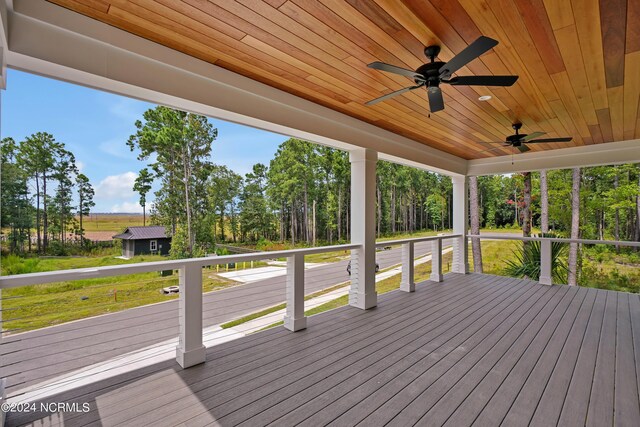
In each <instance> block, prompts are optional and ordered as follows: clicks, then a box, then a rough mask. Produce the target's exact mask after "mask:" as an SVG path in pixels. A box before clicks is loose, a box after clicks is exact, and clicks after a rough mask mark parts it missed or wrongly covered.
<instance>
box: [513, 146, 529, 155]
mask: <svg viewBox="0 0 640 427" xmlns="http://www.w3.org/2000/svg"><path fill="white" fill-rule="evenodd" d="M515 147H516V148H517V149H518V151H520V152H521V153H526V152H527V151H529V150H531V149H530V148H529V147H527V146H526V145H518V146H515Z"/></svg>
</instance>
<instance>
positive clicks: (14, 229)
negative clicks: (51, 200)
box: [0, 138, 32, 253]
mask: <svg viewBox="0 0 640 427" xmlns="http://www.w3.org/2000/svg"><path fill="white" fill-rule="evenodd" d="M0 149H1V152H2V164H1V165H0V174H1V177H0V182H1V184H0V193H1V194H0V200H2V209H0V217H1V220H0V227H2V228H3V229H8V230H9V235H8V236H7V240H8V241H9V250H10V251H11V252H14V253H15V252H18V251H20V252H24V250H25V248H24V243H25V242H27V243H28V244H29V247H30V245H31V241H30V239H29V237H30V230H31V226H32V223H31V214H32V212H31V211H32V207H31V201H30V198H29V190H28V187H27V175H26V174H25V172H24V171H23V170H22V169H21V168H20V167H19V165H17V164H16V155H17V151H18V145H17V144H16V143H15V141H14V140H13V139H12V138H4V139H3V140H2V142H1V145H0Z"/></svg>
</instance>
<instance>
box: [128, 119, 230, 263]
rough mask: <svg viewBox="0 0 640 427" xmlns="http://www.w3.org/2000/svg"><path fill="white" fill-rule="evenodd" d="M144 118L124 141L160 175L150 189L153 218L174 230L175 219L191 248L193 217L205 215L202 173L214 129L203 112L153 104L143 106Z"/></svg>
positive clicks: (206, 167)
mask: <svg viewBox="0 0 640 427" xmlns="http://www.w3.org/2000/svg"><path fill="white" fill-rule="evenodd" d="M143 118H144V123H143V122H142V121H137V122H136V124H135V125H136V128H137V129H138V130H137V132H136V133H135V134H134V135H131V136H130V137H129V140H128V141H127V145H128V146H129V148H130V149H131V150H132V151H134V150H136V149H138V150H139V155H138V159H139V160H151V159H153V160H154V161H152V162H151V163H149V167H150V168H151V169H152V170H153V173H154V175H155V176H156V177H157V178H159V179H160V182H161V186H160V189H159V190H158V191H157V192H156V194H155V196H156V197H155V209H156V212H157V214H158V216H159V219H160V221H161V222H162V223H164V224H165V225H166V226H168V228H170V230H171V233H172V234H175V232H176V228H177V226H178V224H183V225H184V227H185V229H186V236H187V246H186V247H187V251H188V252H189V253H193V250H194V244H195V240H196V236H195V233H194V230H195V228H194V227H193V223H194V222H195V221H199V220H200V219H201V218H204V217H205V215H206V178H207V175H208V171H209V169H210V167H211V162H210V160H209V156H210V154H211V144H212V143H213V141H214V140H215V139H216V137H217V135H218V131H217V129H215V128H214V127H213V126H212V125H211V123H209V121H208V120H207V118H206V117H204V116H199V115H196V114H191V113H186V112H184V111H178V110H173V109H171V108H168V107H162V106H159V107H156V108H154V109H150V110H147V111H145V113H144V114H143Z"/></svg>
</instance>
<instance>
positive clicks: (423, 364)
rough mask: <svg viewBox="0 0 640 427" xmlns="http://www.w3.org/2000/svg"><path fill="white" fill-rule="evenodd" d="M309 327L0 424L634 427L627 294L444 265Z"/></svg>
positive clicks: (124, 380) (633, 342) (632, 302)
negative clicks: (412, 288) (412, 284)
mask: <svg viewBox="0 0 640 427" xmlns="http://www.w3.org/2000/svg"><path fill="white" fill-rule="evenodd" d="M308 326H309V327H308V329H307V330H304V331H301V332H297V333H291V332H289V331H286V330H285V329H284V328H282V327H280V328H276V329H273V330H268V331H264V332H259V333H256V334H253V335H251V336H248V337H245V338H242V339H239V340H236V341H233V342H229V343H225V344H222V345H219V346H216V347H213V348H210V349H209V350H208V358H207V363H205V364H203V365H199V366H196V367H193V368H189V369H186V370H181V369H180V368H179V367H178V365H177V364H176V363H175V361H168V362H166V363H160V364H156V365H152V366H149V367H147V368H144V369H141V370H138V371H135V372H134V373H131V374H127V375H124V376H120V377H114V378H110V379H107V380H103V381H100V382H96V383H93V384H91V385H90V386H87V387H83V388H78V389H75V390H72V391H69V392H66V393H64V394H61V395H58V396H55V397H52V398H50V399H48V400H47V402H55V403H60V402H65V403H67V404H68V405H69V406H70V407H67V408H66V410H67V411H59V412H53V413H42V412H35V413H20V414H18V413H10V414H8V417H7V425H18V424H24V423H33V424H34V425H59V424H63V425H86V424H94V425H104V426H107V425H136V426H142V425H176V424H185V425H189V426H191V425H194V426H195V425H206V424H219V425H224V426H227V425H229V426H230V425H237V424H244V425H266V424H269V423H274V424H275V425H278V426H288V425H295V424H299V423H304V424H307V425H326V424H332V425H336V426H350V425H355V424H357V423H360V422H362V423H363V425H371V426H377V425H384V424H386V423H390V425H403V426H404V425H413V424H416V423H417V424H421V425H443V424H446V425H451V426H464V425H470V424H472V423H475V424H477V425H481V426H482V425H499V424H501V423H502V424H504V425H509V426H513V425H539V426H542V425H544V426H548V425H563V426H566V425H585V424H587V425H593V426H604V425H612V424H614V423H615V424H616V425H634V426H637V425H640V405H639V403H638V390H639V388H640V297H639V296H638V295H632V294H626V293H618V292H611V291H602V290H596V289H586V288H571V287H568V286H542V285H539V284H537V283H535V282H531V281H526V280H519V279H511V278H504V277H497V276H489V275H479V274H469V275H466V276H463V275H455V274H449V275H447V276H446V277H445V281H444V282H443V283H434V282H424V283H422V284H420V285H418V286H417V287H416V292H415V293H411V294H408V293H403V292H400V291H396V292H392V293H389V294H386V295H382V296H380V298H379V305H378V307H377V308H375V309H372V310H368V311H362V310H358V309H355V308H351V307H343V308H340V309H337V310H333V311H330V312H326V313H323V314H320V315H317V316H314V317H312V318H310V319H309V322H308ZM74 403H76V404H77V405H76V407H75V408H74V407H73V404H74ZM85 403H86V404H88V407H89V408H90V410H89V411H88V412H83V404H85ZM36 409H39V404H38V406H37V407H36ZM69 409H71V411H68V410H69ZM78 409H79V411H74V410H78Z"/></svg>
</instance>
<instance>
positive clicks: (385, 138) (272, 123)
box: [7, 0, 467, 175]
mask: <svg viewBox="0 0 640 427" xmlns="http://www.w3.org/2000/svg"><path fill="white" fill-rule="evenodd" d="M9 20H10V25H9V38H8V42H9V52H8V55H7V60H8V65H9V66H11V67H13V68H16V69H20V70H24V71H29V72H32V73H36V74H40V75H44V76H48V77H52V78H56V79H60V80H65V81H69V82H72V83H76V84H80V85H84V86H89V87H93V88H97V89H102V90H106V91H109V92H113V93H118V94H121V95H125V96H130V97H133V98H138V99H142V100H146V101H149V102H153V103H157V104H163V105H168V106H171V107H175V108H180V109H183V110H187V111H192V112H195V113H199V114H203V115H207V116H210V117H214V118H219V119H223V120H227V121H231V122H236V123H240V124H244V125H248V126H253V127H256V128H260V129H264V130H268V131H271V132H276V133H280V134H284V135H289V136H293V137H297V138H302V139H307V140H310V141H313V142H316V143H319V144H324V145H328V146H333V147H336V148H341V149H350V148H355V147H363V148H370V149H373V150H375V151H377V152H379V153H380V154H381V155H380V158H383V159H384V158H386V159H389V160H393V161H396V162H401V163H402V162H403V160H404V159H410V161H411V163H412V165H421V166H422V167H423V168H427V169H430V170H433V171H436V172H440V173H444V174H447V175H459V174H465V173H466V169H467V161H466V160H465V159H461V158H459V157H456V156H453V155H451V154H449V153H445V152H442V151H440V150H437V149H434V148H431V147H428V146H425V145H423V144H421V143H418V142H416V141H413V140H411V139H408V138H405V137H402V136H399V135H396V134H394V133H392V132H389V131H386V130H383V129H381V128H378V127H376V126H373V125H371V124H368V123H365V122H362V121H360V120H357V119H355V118H353V117H350V116H347V115H345V114H342V113H340V112H337V111H334V110H331V109H329V108H326V107H323V106H320V105H318V104H315V103H313V102H310V101H307V100H305V99H302V98H300V97H297V96H294V95H291V94H289V93H286V92H284V91H281V90H279V89H275V88H273V87H270V86H267V85H265V84H262V83H259V82H257V81H254V80H251V79H249V78H246V77H244V76H241V75H239V74H236V73H233V72H230V71H228V70H225V69H223V68H220V67H217V66H215V65H212V64H209V63H206V62H204V61H201V60H198V59H196V58H193V57H190V56H188V55H185V54H182V53H180V52H178V51H175V50H173V49H169V48H167V47H164V46H161V45H159V44H156V43H153V42H150V41H148V40H145V39H142V38H140V37H138V36H135V35H132V34H130V33H127V32H125V31H122V30H119V29H116V28H114V27H111V26H109V25H106V24H103V23H101V22H98V21H96V20H93V19H91V18H87V17H85V16H82V15H80V14H77V13H75V12H72V11H69V10H67V9H64V8H62V7H59V6H56V5H53V4H51V3H48V2H45V1H43V0H30V1H26V2H25V1H19V2H15V4H14V10H13V11H11V10H10V11H9Z"/></svg>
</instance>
